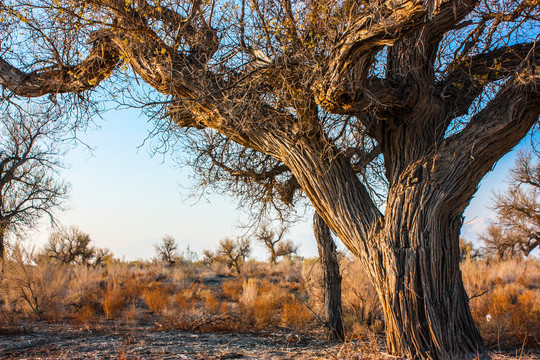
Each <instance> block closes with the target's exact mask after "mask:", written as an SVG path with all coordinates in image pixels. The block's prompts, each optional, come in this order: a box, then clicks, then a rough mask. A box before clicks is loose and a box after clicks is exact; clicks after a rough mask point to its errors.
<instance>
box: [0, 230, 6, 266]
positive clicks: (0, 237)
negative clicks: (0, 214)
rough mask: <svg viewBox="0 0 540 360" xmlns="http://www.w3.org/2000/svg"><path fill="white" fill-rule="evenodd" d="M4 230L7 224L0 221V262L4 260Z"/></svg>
mask: <svg viewBox="0 0 540 360" xmlns="http://www.w3.org/2000/svg"><path fill="white" fill-rule="evenodd" d="M6 228H7V224H5V223H4V222H3V221H2V220H0V261H3V260H4V252H5V243H4V242H5V235H6Z"/></svg>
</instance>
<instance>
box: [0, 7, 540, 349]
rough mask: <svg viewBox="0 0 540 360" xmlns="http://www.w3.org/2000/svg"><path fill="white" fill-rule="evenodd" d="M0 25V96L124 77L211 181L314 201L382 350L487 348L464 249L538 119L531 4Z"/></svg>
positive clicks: (87, 11)
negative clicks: (371, 299) (350, 264)
mask: <svg viewBox="0 0 540 360" xmlns="http://www.w3.org/2000/svg"><path fill="white" fill-rule="evenodd" d="M488 5H489V6H488ZM1 11H2V22H1V25H0V26H1V27H2V28H3V30H4V31H5V33H11V34H17V35H11V37H8V38H7V39H6V40H5V41H4V42H3V43H2V52H1V53H0V54H1V55H0V56H1V58H0V85H2V87H3V90H4V96H5V97H39V96H42V95H46V94H49V95H50V96H54V95H55V94H59V93H78V94H81V96H84V94H85V93H86V92H88V90H92V89H94V88H96V87H97V86H99V85H100V84H101V85H102V86H103V87H111V86H120V85H119V84H118V83H117V82H115V83H113V84H111V82H108V81H107V79H108V78H109V77H110V76H111V75H114V74H116V73H122V72H124V74H125V75H126V77H128V78H132V79H133V80H136V81H137V82H138V83H139V85H141V87H143V86H142V84H143V83H144V84H146V85H148V86H149V87H150V88H152V89H154V90H155V91H156V94H158V93H159V94H161V95H160V97H159V99H160V101H157V100H156V101H153V102H152V104H153V105H154V106H156V107H160V109H161V110H162V111H163V112H164V113H165V114H166V115H167V118H168V119H172V121H174V122H175V123H176V125H177V126H178V127H183V128H190V129H193V131H189V132H188V133H187V134H186V135H185V137H186V139H187V140H185V142H184V143H185V144H186V146H187V148H188V149H190V150H191V151H192V152H193V165H194V166H195V168H196V170H197V171H198V172H199V174H200V175H201V177H202V179H203V181H202V182H203V183H212V184H217V186H220V185H221V186H223V187H224V188H226V189H229V190H233V191H241V192H242V193H243V194H246V196H247V197H251V196H256V197H257V199H259V200H262V202H263V203H268V202H275V203H282V204H293V203H294V202H295V199H297V198H298V197H299V196H305V197H307V198H308V199H309V200H310V201H311V203H312V204H313V205H314V206H315V209H316V211H317V212H318V214H319V215H320V216H321V218H322V219H323V220H324V222H325V223H326V224H328V226H329V227H330V228H331V229H332V230H333V231H334V232H335V234H337V235H338V236H339V238H340V239H341V240H342V241H343V243H344V244H345V245H346V246H347V247H348V248H349V249H350V250H351V251H352V252H353V253H354V254H355V255H356V256H357V257H358V258H359V261H361V262H362V263H363V264H364V265H365V267H366V268H367V269H368V272H369V273H370V276H371V279H372V281H373V283H374V285H375V287H376V288H377V291H378V293H379V296H380V298H381V301H382V304H383V309H384V313H385V322H386V329H387V346H388V349H389V351H390V352H391V353H393V354H396V355H403V356H408V357H412V358H430V359H452V358H459V359H463V358H467V357H468V356H471V355H470V354H472V353H474V354H476V353H478V352H482V351H483V349H482V341H481V338H480V336H479V335H478V332H477V330H476V328H475V325H474V323H473V320H472V316H471V313H470V310H469V307H468V299H467V295H466V294H465V291H464V289H463V285H462V281H461V275H460V271H459V267H458V259H459V246H458V236H459V231H460V227H461V225H462V214H463V211H464V209H465V207H466V206H467V205H468V203H469V201H470V199H471V197H472V196H473V194H474V192H475V191H476V188H477V186H478V184H479V182H480V180H481V179H482V177H483V176H484V175H485V174H486V173H487V172H488V171H489V170H490V169H491V168H492V166H493V165H494V164H495V163H496V161H497V160H498V159H500V158H501V157H502V156H503V155H504V154H505V153H507V152H508V151H510V150H511V149H512V147H514V146H515V145H516V144H517V143H518V142H519V141H520V140H521V139H522V138H523V137H524V136H525V135H526V134H527V133H528V131H529V130H530V129H531V127H532V126H533V125H534V123H535V122H536V121H537V120H538V116H539V113H540V101H539V100H538V99H539V98H540V92H539V85H540V73H539V69H538V65H539V63H540V51H539V49H538V45H537V36H538V27H539V19H540V9H539V5H538V4H537V3H536V2H532V1H514V0H504V1H498V2H496V3H489V4H487V2H483V1H476V0H446V1H445V0H425V1H410V0H393V1H385V0H379V1H369V2H366V1H337V2H336V1H325V0H313V1H305V2H292V1H290V0H241V1H238V2H235V3H233V4H231V3H227V2H223V3H221V2H220V1H219V0H216V1H210V2H202V1H199V0H192V1H186V2H179V1H172V0H170V1H167V0H161V1H160V0H85V1H82V0H81V1H79V0H54V1H53V0H50V1H49V0H43V1H35V2H34V1H31V0H10V1H5V2H3V4H2V5H1ZM156 98H157V97H156ZM162 99H165V100H163V101H161V100H162ZM148 105H150V103H149V104H148ZM381 198H382V199H383V202H384V203H385V204H386V206H385V210H384V214H383V213H381V211H380V210H379V206H378V204H379V203H378V202H377V199H381Z"/></svg>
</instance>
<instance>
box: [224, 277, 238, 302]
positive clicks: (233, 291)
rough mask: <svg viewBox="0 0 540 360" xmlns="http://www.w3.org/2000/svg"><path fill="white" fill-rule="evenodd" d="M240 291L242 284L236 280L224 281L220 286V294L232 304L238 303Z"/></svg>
mask: <svg viewBox="0 0 540 360" xmlns="http://www.w3.org/2000/svg"><path fill="white" fill-rule="evenodd" d="M242 289H243V287H242V282H241V281H240V280H237V279H234V280H225V281H224V282H223V283H222V284H221V293H222V294H223V297H224V298H225V299H229V300H231V301H234V302H238V301H239V300H240V296H241V295H242Z"/></svg>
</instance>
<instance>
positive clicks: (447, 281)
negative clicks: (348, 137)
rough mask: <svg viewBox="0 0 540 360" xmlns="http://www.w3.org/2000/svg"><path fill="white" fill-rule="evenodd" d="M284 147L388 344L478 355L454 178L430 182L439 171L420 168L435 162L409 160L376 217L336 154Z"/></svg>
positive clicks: (409, 352)
mask: <svg viewBox="0 0 540 360" xmlns="http://www.w3.org/2000/svg"><path fill="white" fill-rule="evenodd" d="M290 149H291V150H292V151H291V155H290V156H289V157H288V159H289V163H288V164H287V165H288V166H289V167H290V168H291V169H292V170H293V172H294V174H295V176H296V178H297V179H298V182H299V183H300V184H301V185H302V188H303V189H305V190H307V191H306V193H307V195H308V196H309V198H310V200H311V201H312V203H313V205H314V206H315V208H316V209H317V211H318V213H319V214H320V215H321V217H322V218H323V219H324V221H325V222H326V223H327V224H328V226H330V227H331V228H332V230H333V231H334V232H335V233H336V234H337V235H338V236H339V237H340V239H341V240H342V241H343V242H344V244H345V245H346V246H347V247H348V248H349V249H350V250H351V251H352V252H353V253H354V254H355V255H356V256H357V257H358V258H359V260H360V261H361V262H362V264H363V265H364V267H365V268H366V270H367V272H368V274H369V276H370V278H371V281H372V283H373V284H374V286H375V288H376V290H377V292H378V294H379V297H380V300H381V302H382V307H383V311H384V315H385V324H386V337H387V347H388V351H389V352H390V353H391V354H394V355H398V356H406V357H409V358H414V359H438V360H442V359H468V358H472V357H473V356H476V355H478V354H480V355H482V356H483V354H484V351H485V350H484V348H483V345H482V339H481V337H480V335H479V333H478V331H477V329H476V326H475V324H474V322H473V319H472V316H471V312H470V309H469V304H468V297H467V294H466V293H465V290H464V287H463V284H462V280H461V273H460V269H459V231H460V228H461V225H462V214H463V211H464V208H465V206H466V204H467V203H468V200H469V199H468V198H466V197H463V196H462V195H463V193H462V192H460V191H459V189H456V187H459V186H461V184H460V182H459V181H456V179H453V178H451V176H450V177H448V176H443V177H446V178H447V180H446V181H439V182H437V183H436V184H434V180H437V178H438V177H439V176H440V175H442V174H439V173H436V174H427V173H426V172H430V171H437V170H436V169H437V168H438V165H439V164H436V165H435V164H434V163H433V161H435V160H433V159H432V160H426V162H425V163H417V164H416V165H414V166H413V167H411V169H410V171H406V172H403V175H402V176H401V177H400V179H399V181H395V182H394V183H393V185H391V187H390V189H389V195H388V198H387V205H386V210H385V214H384V216H383V215H382V214H381V213H380V212H379V211H378V210H377V208H376V207H375V205H370V204H369V203H368V202H367V201H364V200H365V199H366V198H367V196H368V195H366V189H365V188H364V187H363V185H362V184H361V183H360V182H359V181H358V178H357V176H356V174H355V173H354V172H353V171H351V170H350V166H349V165H348V164H347V163H346V162H345V161H344V160H343V159H342V158H341V157H340V156H339V154H335V155H332V157H331V160H330V161H326V162H325V161H324V160H323V159H321V157H320V156H319V157H317V156H315V154H314V153H310V151H309V149H308V148H307V147H304V148H302V149H301V151H302V154H301V156H300V155H299V154H295V153H294V149H293V148H292V147H291V148H290ZM319 154H320V153H319ZM312 155H313V156H312ZM438 161H439V160H437V162H438ZM441 161H446V160H441ZM433 169H435V170H433ZM467 186H470V184H467ZM454 191H455V192H456V193H458V195H457V196H458V198H456V196H454ZM459 194H461V195H459Z"/></svg>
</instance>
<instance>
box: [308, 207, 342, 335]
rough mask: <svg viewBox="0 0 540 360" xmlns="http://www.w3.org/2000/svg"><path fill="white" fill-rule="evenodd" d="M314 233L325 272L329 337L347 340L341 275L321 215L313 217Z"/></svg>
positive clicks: (333, 248)
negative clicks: (342, 304) (344, 325)
mask: <svg viewBox="0 0 540 360" xmlns="http://www.w3.org/2000/svg"><path fill="white" fill-rule="evenodd" d="M313 232H314V234H315V239H316V240H317V248H318V250H319V257H320V261H321V266H322V270H323V282H324V314H325V321H326V330H327V336H328V338H330V339H335V340H340V341H344V340H345V334H344V332H343V321H342V309H341V274H340V272H339V262H338V257H337V251H336V243H335V242H334V240H333V239H332V235H331V233H330V229H329V228H328V225H326V223H325V222H324V220H323V219H322V218H321V217H320V215H319V214H317V213H315V214H314V215H313Z"/></svg>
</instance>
